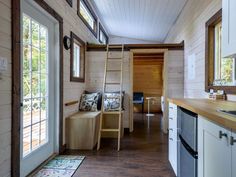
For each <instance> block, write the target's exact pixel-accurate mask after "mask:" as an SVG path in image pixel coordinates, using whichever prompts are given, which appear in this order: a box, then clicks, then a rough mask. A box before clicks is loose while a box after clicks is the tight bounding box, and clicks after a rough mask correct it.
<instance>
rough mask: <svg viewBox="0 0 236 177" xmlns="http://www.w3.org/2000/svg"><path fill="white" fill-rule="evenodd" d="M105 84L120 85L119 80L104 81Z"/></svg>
mask: <svg viewBox="0 0 236 177" xmlns="http://www.w3.org/2000/svg"><path fill="white" fill-rule="evenodd" d="M105 84H106V85H120V84H121V83H120V82H113V83H112V82H106V83H105Z"/></svg>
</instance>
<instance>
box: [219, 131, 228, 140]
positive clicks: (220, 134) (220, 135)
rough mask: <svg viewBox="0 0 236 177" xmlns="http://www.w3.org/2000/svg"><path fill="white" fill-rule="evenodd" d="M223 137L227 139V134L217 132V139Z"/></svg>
mask: <svg viewBox="0 0 236 177" xmlns="http://www.w3.org/2000/svg"><path fill="white" fill-rule="evenodd" d="M223 137H225V138H228V134H227V133H223V132H222V131H220V132H219V138H220V139H222V138H223Z"/></svg>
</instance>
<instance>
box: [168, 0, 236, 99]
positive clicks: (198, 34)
mask: <svg viewBox="0 0 236 177" xmlns="http://www.w3.org/2000/svg"><path fill="white" fill-rule="evenodd" d="M221 3H222V0H198V1H196V0H189V1H188V3H187V4H186V6H185V8H184V9H183V11H182V13H181V15H180V16H179V18H178V20H177V21H176V23H175V25H174V26H173V27H172V29H171V31H170V32H169V34H168V36H167V38H166V40H165V42H166V43H170V42H181V41H183V40H184V42H185V53H184V58H185V61H184V66H185V67H184V73H185V80H184V94H185V97H187V98H204V97H206V96H207V93H206V92H205V91H204V90H205V23H206V22H207V21H208V20H209V19H210V17H212V16H213V15H214V14H215V13H216V12H217V11H218V10H220V9H221V7H222V4H221ZM192 54H195V55H196V78H195V79H194V80H188V72H189V71H188V67H187V66H188V56H189V55H192ZM228 98H229V99H231V100H236V97H235V96H233V95H229V96H228Z"/></svg>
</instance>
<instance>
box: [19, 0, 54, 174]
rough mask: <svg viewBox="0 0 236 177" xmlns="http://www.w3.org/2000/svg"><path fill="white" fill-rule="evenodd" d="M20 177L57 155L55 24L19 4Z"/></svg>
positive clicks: (37, 10) (28, 5)
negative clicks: (20, 49)
mask: <svg viewBox="0 0 236 177" xmlns="http://www.w3.org/2000/svg"><path fill="white" fill-rule="evenodd" d="M21 31H22V33H21V36H22V46H21V48H22V58H21V61H22V62H21V78H22V81H21V83H22V87H21V90H22V93H21V100H22V109H21V125H22V126H21V176H22V177H23V176H26V175H27V174H29V173H30V172H31V171H32V170H34V169H35V168H36V167H37V166H39V165H40V164H41V163H42V162H43V161H45V160H46V159H48V158H49V157H50V156H51V155H52V154H53V153H55V151H56V147H55V144H56V143H55V139H56V137H55V136H56V135H55V124H56V118H55V116H56V113H55V112H56V108H55V105H57V104H56V103H55V102H56V98H55V97H56V95H55V93H56V92H55V84H56V82H55V81H56V74H55V68H54V67H55V62H56V60H55V54H54V53H55V51H56V46H55V24H54V22H53V21H52V20H50V18H48V17H47V16H46V14H44V13H43V12H41V11H40V10H39V9H38V8H36V7H34V5H33V4H30V3H29V2H28V1H26V0H23V1H22V15H21Z"/></svg>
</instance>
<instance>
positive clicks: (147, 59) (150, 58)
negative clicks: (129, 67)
mask: <svg viewBox="0 0 236 177" xmlns="http://www.w3.org/2000/svg"><path fill="white" fill-rule="evenodd" d="M163 64H164V54H163V53H148V54H147V53H138V54H134V56H133V95H134V96H135V97H136V98H137V99H138V95H139V94H140V96H141V95H143V103H142V104H135V103H136V102H135V100H136V99H135V98H133V100H134V102H133V103H134V106H133V108H134V112H135V113H148V112H149V114H150V115H152V114H151V113H161V112H162V110H161V97H162V95H163ZM149 98H150V100H149ZM148 102H149V103H148ZM137 103H138V102H137Z"/></svg>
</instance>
